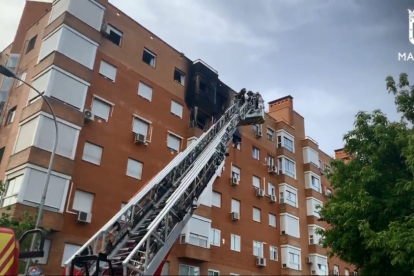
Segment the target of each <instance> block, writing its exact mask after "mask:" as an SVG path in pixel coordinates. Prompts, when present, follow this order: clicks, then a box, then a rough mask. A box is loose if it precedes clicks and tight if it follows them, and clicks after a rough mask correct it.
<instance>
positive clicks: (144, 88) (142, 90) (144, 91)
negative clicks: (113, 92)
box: [138, 81, 152, 101]
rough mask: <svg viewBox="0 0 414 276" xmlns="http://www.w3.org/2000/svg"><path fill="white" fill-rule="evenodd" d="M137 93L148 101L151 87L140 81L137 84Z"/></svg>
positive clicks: (150, 95)
mask: <svg viewBox="0 0 414 276" xmlns="http://www.w3.org/2000/svg"><path fill="white" fill-rule="evenodd" d="M138 95H139V96H141V97H143V98H144V99H146V100H148V101H151V100H152V87H151V86H149V85H146V84H145V83H143V82H141V81H140V82H139V84H138Z"/></svg>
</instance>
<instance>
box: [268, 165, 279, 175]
mask: <svg viewBox="0 0 414 276" xmlns="http://www.w3.org/2000/svg"><path fill="white" fill-rule="evenodd" d="M268 172H269V173H270V174H277V167H276V166H274V165H273V166H269V169H268Z"/></svg>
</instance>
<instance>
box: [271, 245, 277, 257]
mask: <svg viewBox="0 0 414 276" xmlns="http://www.w3.org/2000/svg"><path fill="white" fill-rule="evenodd" d="M269 249H270V260H272V261H277V259H278V254H277V247H276V246H273V245H271V246H269Z"/></svg>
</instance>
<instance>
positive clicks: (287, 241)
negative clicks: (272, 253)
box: [280, 234, 301, 248]
mask: <svg viewBox="0 0 414 276" xmlns="http://www.w3.org/2000/svg"><path fill="white" fill-rule="evenodd" d="M280 244H283V245H292V246H295V247H299V248H300V247H301V242H300V238H296V237H292V236H289V235H287V234H282V235H280Z"/></svg>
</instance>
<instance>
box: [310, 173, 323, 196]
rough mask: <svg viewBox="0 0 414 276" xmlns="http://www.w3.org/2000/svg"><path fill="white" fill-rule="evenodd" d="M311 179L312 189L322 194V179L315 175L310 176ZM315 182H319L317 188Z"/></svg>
mask: <svg viewBox="0 0 414 276" xmlns="http://www.w3.org/2000/svg"><path fill="white" fill-rule="evenodd" d="M310 177H311V185H312V189H314V190H315V191H317V192H319V193H321V192H322V187H321V179H320V178H319V177H317V176H315V175H313V174H311V175H310ZM314 180H316V181H317V183H316V184H317V185H316V186H315V182H314Z"/></svg>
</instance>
